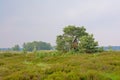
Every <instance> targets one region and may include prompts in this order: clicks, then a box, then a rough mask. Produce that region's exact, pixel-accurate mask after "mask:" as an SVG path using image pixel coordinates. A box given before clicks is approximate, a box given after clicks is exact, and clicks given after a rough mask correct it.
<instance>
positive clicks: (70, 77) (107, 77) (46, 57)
mask: <svg viewBox="0 0 120 80" xmlns="http://www.w3.org/2000/svg"><path fill="white" fill-rule="evenodd" d="M119 75H120V52H103V53H95V54H78V53H77V54H69V53H67V54H65V53H62V54H61V53H60V52H57V51H42V52H36V53H29V54H22V53H19V54H17V53H10V52H9V53H8V52H6V53H0V80H120V76H119Z"/></svg>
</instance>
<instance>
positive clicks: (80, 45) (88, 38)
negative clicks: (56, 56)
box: [56, 25, 98, 53]
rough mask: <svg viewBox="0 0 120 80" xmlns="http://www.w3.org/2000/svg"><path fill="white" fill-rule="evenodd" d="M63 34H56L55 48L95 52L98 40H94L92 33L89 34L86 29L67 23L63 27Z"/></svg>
mask: <svg viewBox="0 0 120 80" xmlns="http://www.w3.org/2000/svg"><path fill="white" fill-rule="evenodd" d="M63 32H64V34H63V35H59V36H57V39H56V43H57V48H56V49H57V50H58V51H62V52H71V50H72V51H73V50H74V51H75V52H77V51H79V52H81V53H84V52H86V53H93V52H97V51H98V50H97V49H98V48H97V46H98V42H96V41H94V38H93V35H89V34H88V33H87V32H86V29H85V28H84V27H83V26H82V27H76V26H72V25H69V26H67V27H65V28H64V29H63Z"/></svg>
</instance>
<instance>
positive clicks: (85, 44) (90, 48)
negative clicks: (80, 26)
mask: <svg viewBox="0 0 120 80" xmlns="http://www.w3.org/2000/svg"><path fill="white" fill-rule="evenodd" d="M97 46H98V42H97V41H95V40H94V38H93V35H87V36H83V37H81V38H80V43H79V47H80V48H79V50H80V51H82V52H86V53H93V52H97V50H98V49H97Z"/></svg>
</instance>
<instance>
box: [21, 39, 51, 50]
mask: <svg viewBox="0 0 120 80" xmlns="http://www.w3.org/2000/svg"><path fill="white" fill-rule="evenodd" d="M23 49H24V50H26V51H33V50H51V49H52V46H51V45H50V43H46V42H42V41H33V42H28V43H24V44H23Z"/></svg>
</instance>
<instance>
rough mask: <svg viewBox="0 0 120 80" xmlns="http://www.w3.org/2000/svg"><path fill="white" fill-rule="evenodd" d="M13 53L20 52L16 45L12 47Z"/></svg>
mask: <svg viewBox="0 0 120 80" xmlns="http://www.w3.org/2000/svg"><path fill="white" fill-rule="evenodd" d="M12 50H13V51H20V46H19V45H18V44H17V45H15V46H14V47H12Z"/></svg>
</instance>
